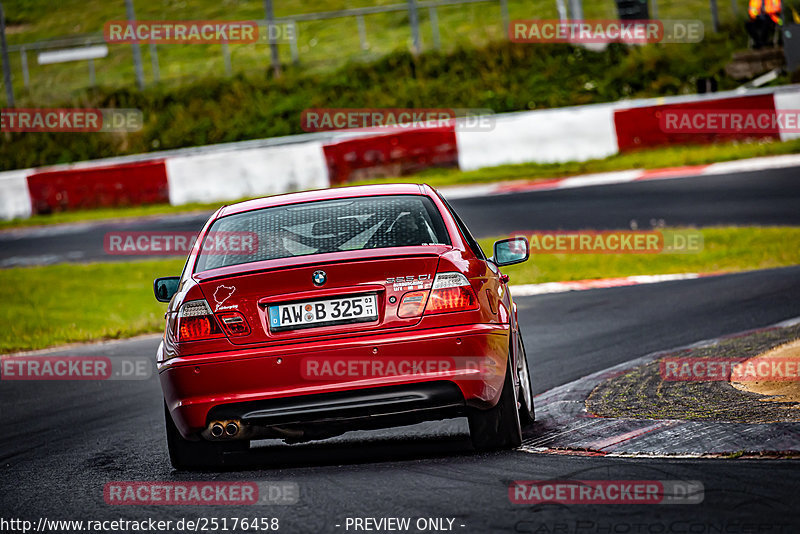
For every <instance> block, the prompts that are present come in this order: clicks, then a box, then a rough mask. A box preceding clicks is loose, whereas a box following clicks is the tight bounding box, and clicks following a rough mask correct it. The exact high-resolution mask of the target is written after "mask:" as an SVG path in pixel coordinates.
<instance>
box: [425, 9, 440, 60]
mask: <svg viewBox="0 0 800 534" xmlns="http://www.w3.org/2000/svg"><path fill="white" fill-rule="evenodd" d="M428 13H429V14H430V19H431V31H432V32H433V47H434V48H435V49H436V50H439V49H440V48H441V47H442V41H441V39H440V37H439V14H438V13H437V12H436V7H435V6H431V7H429V8H428Z"/></svg>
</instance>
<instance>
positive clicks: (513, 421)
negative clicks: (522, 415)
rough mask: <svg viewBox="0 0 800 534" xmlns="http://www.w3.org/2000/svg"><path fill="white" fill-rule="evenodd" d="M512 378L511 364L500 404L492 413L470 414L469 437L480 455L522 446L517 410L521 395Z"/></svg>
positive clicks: (479, 412) (507, 371)
mask: <svg viewBox="0 0 800 534" xmlns="http://www.w3.org/2000/svg"><path fill="white" fill-rule="evenodd" d="M514 390H515V387H514V380H513V378H512V375H511V360H510V359H509V361H508V364H507V365H506V377H505V382H504V383H503V391H502V392H501V393H500V400H499V401H497V404H496V405H495V406H494V407H493V408H490V409H488V410H479V409H477V408H472V409H471V410H470V412H469V414H468V416H467V417H468V419H469V436H470V439H471V440H472V446H473V447H474V448H475V450H478V451H493V450H500V449H514V448H516V447H519V446H520V445H522V427H521V425H520V421H519V411H518V410H517V395H516V392H515V391H514Z"/></svg>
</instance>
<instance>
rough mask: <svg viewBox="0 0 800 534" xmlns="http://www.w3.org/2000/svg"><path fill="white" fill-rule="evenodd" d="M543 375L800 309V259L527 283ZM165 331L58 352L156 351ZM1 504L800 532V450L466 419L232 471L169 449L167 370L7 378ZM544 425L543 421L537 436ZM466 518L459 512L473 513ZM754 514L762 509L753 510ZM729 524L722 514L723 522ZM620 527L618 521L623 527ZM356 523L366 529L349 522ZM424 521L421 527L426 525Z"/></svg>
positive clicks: (282, 455)
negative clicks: (640, 447)
mask: <svg viewBox="0 0 800 534" xmlns="http://www.w3.org/2000/svg"><path fill="white" fill-rule="evenodd" d="M517 301H518V305H519V306H520V308H521V311H520V316H521V320H522V326H523V329H524V333H525V338H526V344H527V347H528V356H529V363H530V365H531V369H532V372H533V379H534V387H535V390H536V392H537V393H541V392H543V391H545V390H547V389H548V388H550V387H552V386H556V385H560V384H564V383H567V382H569V381H572V380H575V379H578V378H580V377H582V376H584V375H586V374H588V373H591V372H594V371H598V370H601V369H604V368H607V367H609V366H611V365H614V364H616V363H619V362H623V361H626V360H629V359H632V358H634V357H637V356H640V355H643V354H645V353H648V352H651V351H653V350H659V349H667V348H671V347H674V346H677V345H682V344H685V343H689V342H694V341H699V340H702V339H707V338H712V337H716V336H719V335H723V334H727V333H731V332H735V331H739V330H744V329H747V328H755V327H760V326H766V325H769V324H772V323H775V322H778V321H781V320H785V319H788V318H791V317H794V316H797V315H800V304H799V303H800V267H789V268H783V269H776V270H768V271H758V272H750V273H742V274H735V275H727V276H722V277H715V278H704V279H697V280H690V281H681V282H668V283H661V284H652V285H645V286H635V287H622V288H615V289H600V290H590V291H583V292H572V293H562V294H553V295H545V296H537V297H525V298H519V299H517ZM157 343H158V338H157V337H154V336H149V337H146V338H139V339H134V340H129V341H124V342H115V343H111V344H101V345H94V346H89V347H81V348H72V349H67V350H62V351H59V352H57V353H55V354H68V355H104V356H109V357H112V358H120V357H127V356H150V355H152V354H153V352H154V351H155V348H156V345H157ZM0 397H1V398H2V406H3V413H4V425H3V428H4V431H3V432H2V433H1V434H0V466H1V467H0V473H2V475H0V476H1V478H2V480H3V484H2V486H1V487H0V510H2V513H1V515H2V517H5V518H8V517H16V518H24V519H29V520H32V521H38V519H39V518H40V517H46V518H48V519H83V520H87V519H100V520H102V519H117V518H126V519H147V518H153V519H173V520H178V519H180V518H182V517H186V518H198V517H206V518H211V517H217V518H220V517H245V516H246V517H251V518H252V517H278V518H279V520H280V522H281V529H280V531H281V532H347V530H345V529H344V526H342V527H338V528H337V527H336V526H335V525H337V524H339V525H345V521H346V518H347V517H411V518H412V520H416V518H419V517H449V518H455V525H459V526H456V527H455V531H456V532H565V533H566V532H581V533H586V532H597V533H598V534H600V533H608V532H612V533H613V532H644V533H649V532H724V533H728V532H730V533H738V532H742V533H744V532H749V531H748V530H743V529H744V528H745V527H744V525H745V524H746V525H750V527H748V528H758V529H760V530H754V531H752V532H786V533H792V532H797V531H798V529H800V506H799V505H800V495H798V492H797V485H798V476H797V475H798V468H799V467H800V466H798V463H797V461H794V460H770V459H758V460H751V459H735V460H730V459H728V460H725V459H643V458H637V459H621V458H602V457H576V456H561V455H540V454H529V453H524V452H518V451H508V452H500V453H493V454H475V453H473V452H472V451H471V449H470V445H469V441H468V434H467V426H466V420H464V419H454V420H448V421H443V422H432V423H425V424H420V425H415V426H407V427H402V428H397V429H389V430H381V431H372V432H354V433H350V434H345V435H344V436H340V437H338V438H334V439H331V440H327V441H324V442H315V443H311V444H304V445H294V446H287V445H283V444H282V443H281V442H279V441H267V442H260V443H259V447H258V448H256V449H254V450H251V451H250V452H249V453H247V454H244V455H242V456H239V457H235V458H232V459H231V461H232V463H233V465H232V466H231V467H230V468H229V470H226V471H223V472H209V473H179V472H176V471H173V470H172V469H171V468H170V466H169V463H168V459H167V454H166V445H165V434H164V424H163V413H162V406H161V395H160V388H159V384H158V381H157V379H156V378H155V377H151V378H150V379H147V380H140V381H105V382H102V381H75V382H47V381H41V382H9V381H2V382H0ZM534 435H536V425H535V424H534V426H532V427H531V428H529V429H528V430H527V431H526V437H530V436H534ZM534 479H535V480H542V479H557V480H560V479H581V480H595V479H601V480H699V481H701V482H702V483H703V485H704V488H705V497H704V501H703V503H702V504H694V505H689V504H685V505H671V506H667V505H644V504H637V505H630V504H629V505H608V504H607V505H554V504H548V505H519V504H512V503H511V502H510V501H509V498H508V485H509V483H510V482H511V481H514V480H534ZM131 480H143V481H189V480H195V481H208V480H214V481H220V480H239V481H256V482H258V481H293V482H296V483H297V484H299V487H300V501H299V503H298V504H295V505H291V506H283V507H278V506H263V507H252V506H250V507H232V506H227V507H226V506H216V507H212V506H111V505H107V504H106V503H105V502H104V500H103V486H104V484H106V483H107V482H113V481H131ZM462 524H463V525H464V527H460V525H462ZM753 525H755V527H753ZM720 528H721V529H723V530H714V529H720ZM609 529H610V530H609ZM350 532H353V530H350ZM410 532H417V531H416V530H415V529H412V530H411V531H410Z"/></svg>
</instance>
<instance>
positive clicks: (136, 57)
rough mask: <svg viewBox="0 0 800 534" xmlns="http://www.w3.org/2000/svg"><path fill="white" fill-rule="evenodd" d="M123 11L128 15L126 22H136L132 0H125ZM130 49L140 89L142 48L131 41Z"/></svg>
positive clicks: (142, 75)
mask: <svg viewBox="0 0 800 534" xmlns="http://www.w3.org/2000/svg"><path fill="white" fill-rule="evenodd" d="M125 13H126V14H127V16H128V22H131V23H133V22H136V15H134V13H133V0H125ZM131 50H132V51H133V68H134V70H135V71H136V85H137V86H138V87H139V90H142V89H144V69H143V68H142V50H141V48H139V43H131Z"/></svg>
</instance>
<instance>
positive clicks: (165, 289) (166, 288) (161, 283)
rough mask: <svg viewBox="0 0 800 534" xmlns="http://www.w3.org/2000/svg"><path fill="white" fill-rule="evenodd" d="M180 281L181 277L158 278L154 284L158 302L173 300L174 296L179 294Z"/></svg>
mask: <svg viewBox="0 0 800 534" xmlns="http://www.w3.org/2000/svg"><path fill="white" fill-rule="evenodd" d="M180 281H181V277H180V276H165V277H163V278H156V279H155V281H154V282H153V292H154V293H155V294H156V300H157V301H159V302H169V301H170V300H172V296H173V295H175V293H177V292H178V284H179V283H180Z"/></svg>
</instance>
